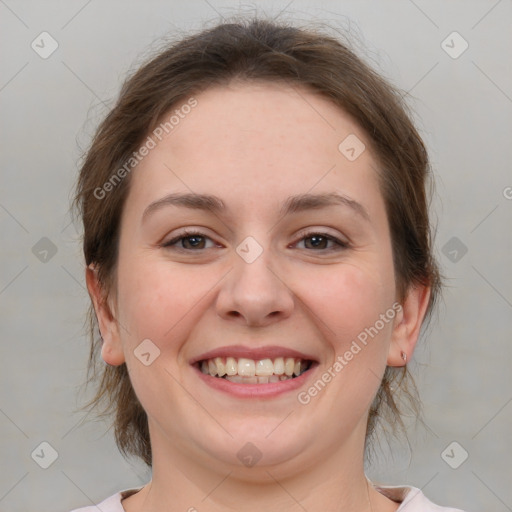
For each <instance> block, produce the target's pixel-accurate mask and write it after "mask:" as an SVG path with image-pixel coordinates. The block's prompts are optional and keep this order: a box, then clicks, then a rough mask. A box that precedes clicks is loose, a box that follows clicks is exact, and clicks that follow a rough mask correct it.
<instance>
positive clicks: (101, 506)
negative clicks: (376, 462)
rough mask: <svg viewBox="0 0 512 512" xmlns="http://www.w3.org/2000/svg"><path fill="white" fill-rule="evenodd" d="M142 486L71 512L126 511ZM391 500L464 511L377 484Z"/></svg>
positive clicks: (408, 506)
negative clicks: (126, 501) (126, 504)
mask: <svg viewBox="0 0 512 512" xmlns="http://www.w3.org/2000/svg"><path fill="white" fill-rule="evenodd" d="M141 489H142V487H138V488H132V489H125V490H124V491H119V492H117V493H116V494H113V495H112V496H110V497H108V498H106V499H105V500H103V501H102V502H101V503H98V504H97V505H94V506H90V507H83V508H76V509H74V510H71V512H98V510H99V511H101V512H125V510H124V508H123V505H122V504H121V500H122V499H124V498H128V496H131V495H132V494H135V493H136V492H138V491H140V490H141ZM375 489H376V490H377V491H379V492H380V493H381V494H383V495H384V496H386V497H387V498H389V499H390V500H393V501H396V502H397V503H400V506H399V507H398V509H397V511H396V512H464V511H463V510H460V509H458V508H451V507H440V506H439V505H436V504H435V503H432V502H431V501H430V500H429V499H427V497H426V496H425V495H424V494H423V492H422V491H421V490H420V489H417V488H416V487H410V486H375Z"/></svg>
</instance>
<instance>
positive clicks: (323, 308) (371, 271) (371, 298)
mask: <svg viewBox="0 0 512 512" xmlns="http://www.w3.org/2000/svg"><path fill="white" fill-rule="evenodd" d="M388 274H389V273H388ZM388 274H386V272H385V270H384V269H379V271H375V267H374V266H373V265H369V264H368V265H364V264H360V263H358V264H355V263H354V264H351V263H347V264H340V265H337V266H336V269H335V267H334V266H326V267H323V268H319V269H317V270H315V271H310V272H308V276H309V277H308V278H307V279H304V278H302V279H301V280H300V281H299V280H298V281H297V282H302V284H301V299H302V300H303V301H304V303H305V304H306V305H308V308H309V309H311V310H312V311H313V312H314V313H315V315H316V316H317V317H318V318H319V319H321V320H322V322H317V325H323V331H324V334H325V336H326V338H327V339H330V340H333V342H332V344H333V347H334V348H335V349H336V352H338V351H340V350H344V349H345V345H346V344H347V342H349V341H350V340H352V339H355V338H356V337H357V336H358V335H359V334H360V333H361V332H362V331H363V330H364V329H365V328H367V327H370V326H372V325H374V324H375V322H376V321H377V320H378V319H379V316H380V315H381V314H383V313H385V312H386V311H387V310H388V309H389V308H391V306H392V303H393V297H394V285H393V282H392V280H393V275H392V273H391V275H388ZM387 328H388V327H387V326H386V328H384V329H381V330H383V331H386V330H387Z"/></svg>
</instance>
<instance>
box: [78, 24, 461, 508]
mask: <svg viewBox="0 0 512 512" xmlns="http://www.w3.org/2000/svg"><path fill="white" fill-rule="evenodd" d="M429 179H430V169H429V162H428V156H427V153H426V150H425V147H424V144H423V142H422V140H421V138H420V137H419V135H418V133H417V131H416V130H415V128H414V126H413V124H412V122H411V120H410V119H409V117H408V115H407V113H406V110H405V106H404V104H403V103H402V101H401V95H400V93H399V91H397V90H395V89H394V88H393V87H392V86H390V85H389V84H388V83H387V82H386V81H384V80H383V79H382V78H381V77H380V76H379V75H377V74H376V73H375V72H374V71H372V70H371V69H370V68H369V67H368V66H367V65H365V64H364V63H363V61H361V60H360V59H359V58H358V57H357V56H355V55H354V54H353V53H352V52H351V51H350V50H349V49H348V48H347V47H346V46H344V45H343V44H342V43H340V42H339V41H337V40H335V39H334V38H331V37H330V36H327V35H323V34H320V33H318V32H315V31H309V30H303V29H298V28H295V27H292V26H289V25H285V24H278V23H276V22H275V21H266V20H261V19H255V20H252V21H246V22H241V23H232V24H229V23H223V24H220V25H218V26H216V27H214V28H212V29H208V30H204V31H203V32H201V33H199V34H194V35H192V36H189V37H187V38H184V39H182V40H180V41H178V42H176V43H175V44H173V45H172V46H170V47H169V48H168V49H166V50H165V51H164V52H162V53H161V54H159V55H158V56H157V57H155V58H154V59H152V60H151V61H150V62H148V63H147V64H145V65H144V66H143V67H142V68H140V69H139V70H138V71H137V72H136V73H135V74H134V76H132V77H131V78H130V79H129V80H128V81H127V83H126V84H125V85H124V87H123V89H122V91H121V94H120V98H119V101H118V103H117V105H116V106H115V107H114V108H113V110H112V111H111V112H110V114H109V115H108V116H107V118H106V119H105V121H104V122H103V124H102V125H101V126H100V128H99V130H98V132H97V134H96V136H95V138H94V140H93V143H92V145H91V148H90V150H89V152H88V154H87V156H86V159H85V162H84V165H83V167H82V169H81V173H80V178H79V182H78V186H77V195H76V205H77V207H78V208H79V211H80V213H81V215H82V219H83V223H84V246H83V247H84V254H85V260H86V264H87V268H86V281H87V286H88V290H89V293H90V296H91V300H92V304H93V307H94V313H93V314H91V322H92V324H91V326H92V328H93V330H92V332H93V333H94V332H95V330H96V328H98V329H99V336H94V335H93V337H92V345H91V360H90V367H91V368H93V367H94V365H95V360H96V356H97V355H98V352H101V358H102V359H103V361H105V363H107V366H105V367H104V368H103V370H102V379H101V382H100V384H99V387H98V391H97V395H96V397H95V398H94V400H93V401H92V402H91V404H90V405H93V406H95V405H98V404H99V403H100V402H101V401H103V400H104V399H106V400H107V402H108V404H109V407H110V409H111V410H113V411H115V434H116V441H117V444H118V446H119V448H120V449H121V451H122V452H123V453H124V454H132V455H136V456H138V457H140V458H141V459H142V460H144V462H145V463H146V464H148V466H151V468H152V479H151V481H150V482H148V484H147V485H145V486H143V487H141V488H137V489H126V490H124V491H122V492H119V493H117V494H115V495H113V496H111V497H109V498H107V499H105V500H104V501H103V502H102V503H100V504H98V507H99V508H100V509H101V510H102V511H103V512H107V511H108V512H114V511H115V512H122V511H123V510H124V511H126V512H142V511H144V512H156V511H161V510H188V511H195V510H197V511H200V512H202V511H212V512H213V511H228V510H237V511H238V510H244V511H253V510H254V511H255V510H269V511H270V510H276V511H277V510H279V511H281V510H287V511H288V510H289V511H299V510H307V511H308V512H315V511H319V510H322V511H325V510H329V511H331V510H332V511H337V510H340V511H341V510H343V511H358V512H360V511H363V510H368V511H374V512H391V511H397V510H399V511H405V510H407V512H413V511H419V510H421V511H437V510H446V511H454V510H456V509H452V508H442V507H438V506H437V505H434V504H433V503H432V502H431V501H429V500H428V498H427V497H426V496H424V495H423V493H422V492H421V491H420V490H419V489H417V488H415V487H410V486H402V487H389V486H378V485H376V484H373V483H371V482H370V481H369V480H368V479H367V477H366V475H365V472H364V455H365V450H367V449H368V446H369V444H370V441H371V439H372V436H375V435H376V433H378V431H376V430H375V427H376V425H377V420H378V419H382V420H383V421H386V420H387V421H388V422H390V423H391V424H392V425H395V426H400V423H401V420H400V415H399V407H398V405H399V403H400V396H402V397H404V396H405V397H406V398H407V396H409V397H410V398H413V396H412V395H411V394H410V393H409V389H410V386H411V385H412V384H411V383H409V384H408V380H409V376H408V374H407V366H406V365H407V362H408V361H409V360H410V359H411V357H412V355H413V352H414V347H415V344H416V341H417V339H418V336H419V333H420V330H421V327H422V325H424V324H425V322H426V320H427V319H428V317H429V316H430V315H431V313H432V310H433V307H434V304H435V301H436V298H437V296H438V293H439V289H440V277H439V272H438V269H437V266H436V263H435V260H434V258H433V256H432V248H431V235H430V225H429V218H428V206H427V205H428V197H427V195H426V191H425V189H426V185H427V184H428V180H429ZM413 405H414V404H413ZM93 509H96V507H89V508H88V507H86V508H83V509H79V510H81V511H83V512H85V511H88V510H93Z"/></svg>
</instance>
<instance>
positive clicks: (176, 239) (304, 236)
mask: <svg viewBox="0 0 512 512" xmlns="http://www.w3.org/2000/svg"><path fill="white" fill-rule="evenodd" d="M194 236H196V237H201V238H205V239H210V240H211V238H210V237H209V236H206V235H205V234H204V233H201V232H200V231H195V230H185V231H183V232H182V233H180V234H179V235H178V236H176V237H174V238H173V239H172V240H169V241H168V242H165V243H163V244H162V245H161V247H163V248H169V249H172V248H173V245H175V244H176V243H177V242H179V241H180V240H184V239H186V238H192V237H194ZM314 236H319V237H322V238H324V239H327V240H328V241H329V242H334V243H335V244H336V245H337V246H338V247H334V248H330V249H320V250H319V251H315V252H322V251H329V252H331V251H339V250H343V249H347V248H348V247H349V244H348V243H347V242H344V241H342V240H340V239H338V238H336V237H335V236H332V235H329V234H327V233H322V232H318V231H310V232H307V233H302V234H301V238H300V239H299V240H298V242H301V241H302V240H305V239H307V238H313V237H314ZM176 250H178V251H185V252H198V251H200V250H201V249H198V250H197V251H194V249H185V248H183V247H179V248H176ZM306 250H307V249H306Z"/></svg>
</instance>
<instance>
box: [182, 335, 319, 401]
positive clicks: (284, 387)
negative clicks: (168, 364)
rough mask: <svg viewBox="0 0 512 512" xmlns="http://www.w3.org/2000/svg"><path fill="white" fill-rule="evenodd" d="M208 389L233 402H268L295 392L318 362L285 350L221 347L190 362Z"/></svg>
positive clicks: (308, 378) (310, 374)
mask: <svg viewBox="0 0 512 512" xmlns="http://www.w3.org/2000/svg"><path fill="white" fill-rule="evenodd" d="M190 364H191V366H192V367H193V368H194V370H195V372H196V375H197V376H198V377H199V378H200V380H201V381H202V382H204V384H206V385H207V386H208V387H209V388H210V389H213V390H216V391H221V392H223V393H227V394H230V395H232V396H234V397H237V398H262V399H263V398H272V397H277V396H278V395H281V394H285V393H288V392H291V391H293V390H297V389H298V388H300V387H302V386H304V385H306V383H307V381H308V380H310V379H311V378H312V375H313V374H314V373H315V369H316V368H317V367H318V366H319V364H320V363H319V362H318V361H317V360H316V359H314V358H313V357H312V356H311V355H308V354H304V353H301V352H298V351H296V350H292V349H288V348H285V347H278V346H268V347H260V348H248V347H247V346H241V345H236V346H225V347H221V348H217V349H214V350H211V351H209V352H207V353H205V354H202V355H201V356H198V357H197V358H195V359H193V360H191V361H190Z"/></svg>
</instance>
